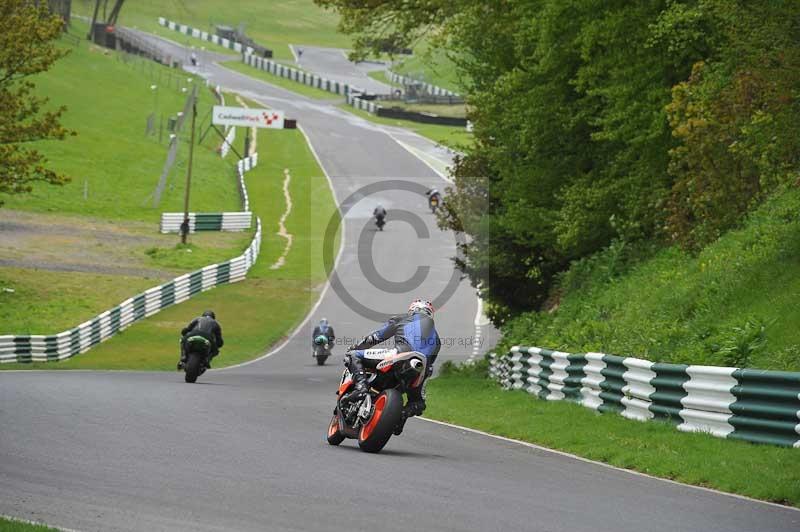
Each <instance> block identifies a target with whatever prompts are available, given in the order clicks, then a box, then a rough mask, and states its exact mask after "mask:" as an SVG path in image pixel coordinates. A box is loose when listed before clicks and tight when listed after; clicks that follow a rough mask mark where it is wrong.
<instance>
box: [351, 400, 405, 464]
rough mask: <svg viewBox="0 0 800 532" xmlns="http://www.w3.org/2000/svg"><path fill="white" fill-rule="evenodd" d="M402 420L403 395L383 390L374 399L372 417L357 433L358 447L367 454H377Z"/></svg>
mask: <svg viewBox="0 0 800 532" xmlns="http://www.w3.org/2000/svg"><path fill="white" fill-rule="evenodd" d="M402 418H403V394H401V393H400V392H398V391H397V390H394V389H390V390H384V391H382V392H381V393H380V394H378V397H376V398H375V401H374V407H373V411H372V417H370V418H369V421H368V422H367V423H365V424H364V426H362V427H361V430H360V431H359V433H358V446H359V447H360V448H361V450H362V451H364V452H367V453H377V452H380V450H381V449H383V447H384V445H386V443H387V442H388V441H389V438H391V437H392V432H393V431H394V428H395V427H396V426H397V425H398V424H399V423H400V421H401V420H402Z"/></svg>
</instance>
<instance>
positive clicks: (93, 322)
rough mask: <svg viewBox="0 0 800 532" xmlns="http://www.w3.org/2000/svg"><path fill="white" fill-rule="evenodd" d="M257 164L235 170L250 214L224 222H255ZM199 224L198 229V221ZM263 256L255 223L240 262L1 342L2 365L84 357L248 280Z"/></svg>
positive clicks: (214, 266)
mask: <svg viewBox="0 0 800 532" xmlns="http://www.w3.org/2000/svg"><path fill="white" fill-rule="evenodd" d="M257 161H258V158H257V157H256V156H255V154H254V155H253V156H252V157H248V158H246V159H242V160H241V161H239V163H238V164H237V165H236V168H237V173H238V175H239V180H240V186H241V187H243V193H244V195H243V198H244V202H245V206H246V208H245V211H247V212H243V213H224V214H222V215H221V216H225V215H226V214H235V215H246V216H247V219H248V220H250V218H251V216H252V213H251V212H249V211H250V204H249V201H247V189H246V188H244V173H245V172H246V171H247V170H250V169H251V168H253V167H254V166H255V165H256V162H257ZM178 216H179V217H180V222H178V227H179V228H180V223H181V222H182V221H183V214H182V213H179V214H178ZM193 216H195V217H197V216H204V215H193ZM209 216H220V215H209ZM195 223H197V219H196V218H195ZM162 224H163V219H162ZM190 227H191V218H190ZM248 227H249V225H248ZM162 230H163V225H162ZM260 250H261V219H260V218H256V232H255V235H253V240H251V241H250V245H249V246H248V247H247V249H246V250H245V251H244V253H242V254H241V255H239V256H238V257H236V258H234V259H231V260H229V261H226V262H222V263H219V264H211V265H210V266H206V267H205V268H202V269H200V270H197V271H194V272H191V273H187V274H184V275H181V276H180V277H177V278H175V279H173V280H172V281H170V282H168V283H166V284H163V285H160V286H155V287H153V288H151V289H149V290H146V291H145V292H142V293H141V294H138V295H136V296H133V297H131V298H128V299H126V300H125V301H123V302H122V303H120V304H119V305H117V306H116V307H114V308H112V309H111V310H107V311H105V312H103V313H102V314H100V315H99V316H96V317H94V318H92V319H90V320H88V321H85V322H83V323H81V324H80V325H78V326H77V327H74V328H72V329H70V330H68V331H64V332H61V333H58V334H52V335H22V334H19V335H5V336H0V363H8V362H50V361H59V360H64V359H67V358H70V357H72V356H75V355H77V354H80V353H84V352H86V351H88V350H89V349H91V348H92V346H94V345H96V344H99V343H100V342H102V341H104V340H107V339H109V338H111V337H112V336H114V335H115V334H116V333H118V332H119V331H122V330H124V329H126V328H127V327H128V326H130V325H131V324H132V323H134V322H136V321H139V320H141V319H144V318H146V317H148V316H152V315H153V314H155V313H157V312H159V311H161V310H163V309H165V308H167V307H169V306H172V305H175V304H177V303H182V302H184V301H186V300H187V299H189V298H190V297H192V296H194V295H197V294H199V293H201V292H204V291H206V290H210V289H211V288H214V287H216V286H219V285H222V284H228V283H235V282H237V281H242V280H244V278H245V276H246V275H247V272H248V271H249V270H250V268H251V267H252V266H253V264H255V262H256V259H258V253H259V251H260Z"/></svg>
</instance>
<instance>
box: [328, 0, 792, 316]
mask: <svg viewBox="0 0 800 532" xmlns="http://www.w3.org/2000/svg"><path fill="white" fill-rule="evenodd" d="M316 1H317V3H319V4H321V5H324V6H328V7H333V8H335V9H337V10H338V11H339V13H340V14H341V15H342V23H341V24H342V26H341V29H342V30H344V31H345V32H348V33H350V34H352V35H354V36H355V37H356V41H355V42H356V48H357V52H358V53H359V54H363V53H365V50H367V49H368V48H369V46H370V45H371V41H370V38H371V37H376V36H381V37H387V36H390V37H391V38H392V39H395V40H396V41H397V42H398V44H402V45H409V44H414V43H415V42H416V41H417V40H418V39H420V38H421V37H424V36H427V37H428V38H430V39H433V42H435V43H436V44H437V45H439V46H447V48H448V50H449V51H450V56H451V58H452V59H453V61H454V62H455V63H456V65H457V67H458V69H459V71H460V76H461V78H462V79H463V80H464V82H463V85H464V87H465V89H466V93H467V98H468V101H467V103H468V106H469V109H470V119H471V120H472V122H473V125H474V132H475V139H476V142H475V145H474V146H473V147H470V148H467V149H466V150H465V152H466V153H465V156H464V157H462V158H460V160H459V162H458V164H457V166H456V170H455V176H454V177H455V183H456V185H455V186H454V187H452V188H451V189H450V190H449V191H448V196H447V204H446V209H444V211H443V218H442V220H441V222H442V223H443V224H444V226H446V227H449V228H451V229H453V230H463V231H464V232H466V233H467V234H468V235H469V236H470V237H471V238H470V239H469V244H468V245H467V246H466V249H465V250H464V251H465V256H466V259H465V260H464V262H463V263H461V264H460V266H461V267H462V268H463V269H464V270H465V271H467V272H468V273H469V275H470V278H471V279H472V281H473V283H475V284H476V286H480V287H481V290H482V292H483V295H484V297H485V299H486V300H487V301H488V303H489V308H490V310H491V312H492V316H491V317H492V318H493V319H494V320H495V322H496V323H500V322H502V321H503V320H505V319H506V318H507V317H509V316H512V315H514V314H517V313H519V312H521V311H525V310H529V309H534V308H539V307H540V306H542V305H543V304H544V303H545V301H546V298H547V296H548V294H549V293H550V290H551V289H552V287H553V286H554V283H556V282H557V279H558V275H559V274H560V272H563V271H564V270H565V269H566V268H567V267H568V266H569V264H570V263H571V262H573V261H575V260H579V259H581V258H583V257H587V256H589V255H591V254H593V253H596V252H598V251H599V250H602V249H603V248H606V247H607V246H609V245H610V244H611V243H612V242H613V241H615V240H621V241H626V242H627V241H636V240H652V241H655V242H661V243H670V242H677V243H679V244H681V245H682V246H684V247H686V248H689V249H697V248H699V247H701V246H703V245H705V244H707V243H708V242H710V241H712V240H714V239H715V238H717V237H718V236H719V235H720V234H721V233H722V232H723V231H725V230H727V229H729V228H731V227H733V226H735V225H736V224H738V223H739V222H740V221H741V219H742V217H743V216H744V215H745V214H746V213H747V212H748V210H749V209H751V208H752V206H753V205H755V204H756V203H758V202H759V201H760V200H761V199H763V198H764V197H765V196H766V195H767V194H769V192H770V191H772V190H774V189H775V188H776V187H779V186H786V185H787V184H789V183H792V182H794V181H795V180H796V179H797V172H798V163H800V161H799V160H798V159H799V158H800V146H798V143H800V93H798V89H797V88H798V87H800V39H797V35H798V34H800V2H797V1H795V0H654V1H651V2H640V1H635V0H614V1H609V0H457V1H455V2H447V1H437V0H427V1H425V0H416V1H415V0H411V1H403V2H394V1H390V0H385V1H383V0H316Z"/></svg>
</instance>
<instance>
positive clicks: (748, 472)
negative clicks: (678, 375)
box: [425, 363, 800, 506]
mask: <svg viewBox="0 0 800 532" xmlns="http://www.w3.org/2000/svg"><path fill="white" fill-rule="evenodd" d="M442 369H443V372H442V375H441V376H439V377H438V378H436V379H433V380H432V381H431V382H430V383H429V385H428V409H427V410H426V411H425V416H426V417H429V418H431V419H437V420H440V421H445V422H448V423H453V424H456V425H462V426H466V427H471V428H475V429H478V430H482V431H484V432H489V433H492V434H497V435H499V436H505V437H507V438H513V439H516V440H522V441H526V442H531V443H535V444H538V445H542V446H545V447H548V448H551V449H558V450H561V451H566V452H569V453H573V454H576V455H578V456H582V457H585V458H589V459H591V460H597V461H600V462H605V463H608V464H611V465H614V466H617V467H622V468H625V469H632V470H635V471H640V472H642V473H646V474H648V475H653V476H657V477H661V478H667V479H671V480H676V481H679V482H684V483H687V484H694V485H697V486H704V487H709V488H714V489H718V490H722V491H726V492H730V493H737V494H740V495H745V496H748V497H753V498H756V499H762V500H766V501H772V502H777V503H780V504H787V505H792V506H800V468H798V467H797V449H787V448H781V447H771V446H767V445H755V444H749V443H745V442H739V441H731V440H723V439H719V438H714V437H711V436H707V435H704V434H689V433H683V432H678V431H677V430H676V429H675V427H674V426H672V425H669V424H667V423H664V422H654V421H650V422H647V423H640V422H636V421H631V420H628V419H625V418H623V417H621V416H617V415H606V414H599V413H597V412H595V411H593V410H590V409H588V408H584V407H582V406H580V405H576V404H573V403H569V402H566V401H542V400H540V399H536V398H534V397H531V396H530V395H529V394H527V393H525V392H523V391H504V390H502V389H500V388H499V387H498V385H497V384H496V383H494V382H493V381H490V380H489V379H487V378H486V377H485V375H486V365H485V363H481V364H476V365H475V366H472V367H468V368H458V369H451V370H450V371H446V370H445V368H444V367H443V368H442ZM565 420H569V421H568V422H565Z"/></svg>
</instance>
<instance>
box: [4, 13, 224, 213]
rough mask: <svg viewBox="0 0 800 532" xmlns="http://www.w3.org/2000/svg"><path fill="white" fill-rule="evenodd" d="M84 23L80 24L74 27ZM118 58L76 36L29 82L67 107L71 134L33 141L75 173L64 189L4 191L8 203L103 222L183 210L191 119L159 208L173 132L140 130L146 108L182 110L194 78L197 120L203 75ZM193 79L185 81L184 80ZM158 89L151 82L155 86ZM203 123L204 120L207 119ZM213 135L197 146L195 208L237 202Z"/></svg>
mask: <svg viewBox="0 0 800 532" xmlns="http://www.w3.org/2000/svg"><path fill="white" fill-rule="evenodd" d="M83 27H84V26H83V25H78V28H79V30H77V31H80V30H81V29H83ZM120 57H121V56H120V55H118V54H116V53H114V52H111V51H109V50H106V49H103V48H99V47H96V46H92V45H90V44H88V43H87V42H82V43H81V44H80V45H79V46H77V47H74V48H71V52H70V54H69V55H68V56H67V57H65V58H64V59H62V60H61V61H59V62H57V63H56V64H55V66H54V67H53V68H52V69H51V70H50V71H48V72H46V73H44V74H42V75H40V76H37V77H36V79H35V82H36V84H37V86H38V90H39V92H40V93H41V94H44V95H46V96H48V97H50V99H51V103H52V104H53V105H66V106H67V112H66V114H65V115H64V119H63V123H64V125H65V126H66V127H68V128H71V129H73V130H75V131H76V132H77V136H75V137H68V138H67V140H65V141H63V142H57V141H47V142H41V143H38V145H37V148H38V149H40V151H42V152H43V153H44V154H45V155H46V156H47V157H48V158H49V159H50V161H51V163H52V166H53V167H54V168H56V169H58V170H60V171H62V172H64V173H66V174H67V175H68V176H70V177H71V178H72V181H71V182H70V183H68V184H66V185H65V186H48V185H41V184H40V185H36V186H35V187H34V191H33V193H32V194H24V195H18V196H8V197H3V200H4V201H5V202H6V204H5V208H9V209H23V210H30V211H44V212H58V213H62V214H64V213H73V214H78V215H91V216H98V217H102V218H106V219H125V220H145V221H151V222H153V223H157V222H158V220H159V219H160V215H161V212H162V211H173V212H174V211H180V210H183V195H184V190H185V175H186V163H187V162H188V137H189V129H190V128H189V122H188V120H187V122H186V123H185V126H184V128H183V130H182V133H181V135H180V138H181V145H180V147H179V150H178V158H177V161H176V164H175V165H174V166H173V168H172V171H171V173H170V174H169V178H168V182H167V187H166V189H165V190H164V194H163V196H162V200H161V203H160V205H159V206H157V207H154V206H153V202H152V194H153V192H154V191H155V189H156V185H157V184H158V181H159V176H160V175H161V172H162V169H163V166H164V161H165V160H166V156H167V147H168V145H167V142H168V136H169V133H168V132H167V131H166V129H165V130H164V135H163V138H162V141H161V142H159V141H158V136H157V135H155V136H146V135H145V126H146V121H147V117H148V115H149V114H150V113H156V116H157V120H156V122H158V118H159V117H163V120H164V123H165V126H166V122H167V121H168V119H169V118H170V117H174V116H175V115H176V114H177V113H178V112H180V111H181V110H182V109H183V107H184V103H185V101H186V97H187V93H186V92H184V90H189V89H190V88H191V86H192V85H193V84H195V83H196V84H197V85H198V94H199V95H200V99H199V103H198V121H201V120H202V119H203V118H204V116H205V115H206V114H207V113H208V112H209V111H210V109H211V106H212V105H214V98H213V95H212V94H211V92H210V90H209V89H207V88H206V87H205V85H204V84H203V82H202V80H194V79H193V78H192V77H191V76H188V75H187V74H185V73H183V72H180V71H177V70H174V69H170V68H167V67H163V66H160V65H158V64H156V63H154V62H152V61H145V60H143V59H138V58H132V59H129V60H128V61H122V60H120ZM190 80H191V81H190ZM153 86H155V87H156V88H155V89H153V88H151V87H153ZM207 121H208V120H206V122H207ZM218 145H219V139H218V138H217V137H215V136H213V133H212V134H210V135H209V136H208V137H207V138H206V141H205V142H204V143H203V144H202V145H200V146H198V147H197V149H196V150H195V161H194V168H193V183H192V195H191V208H192V209H193V210H196V211H205V212H221V211H231V210H238V209H239V208H240V200H239V193H238V191H237V189H236V184H235V181H234V178H233V170H232V164H233V163H234V157H233V155H232V154H231V155H229V156H228V159H227V160H222V159H221V158H220V157H219V155H218V154H217V153H216V148H217V146H218Z"/></svg>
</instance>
